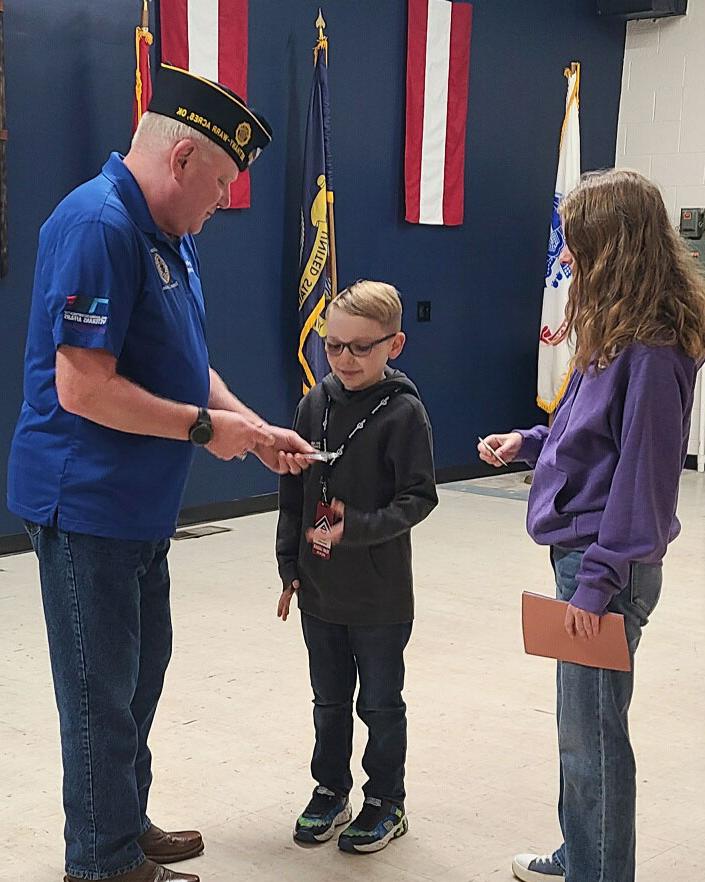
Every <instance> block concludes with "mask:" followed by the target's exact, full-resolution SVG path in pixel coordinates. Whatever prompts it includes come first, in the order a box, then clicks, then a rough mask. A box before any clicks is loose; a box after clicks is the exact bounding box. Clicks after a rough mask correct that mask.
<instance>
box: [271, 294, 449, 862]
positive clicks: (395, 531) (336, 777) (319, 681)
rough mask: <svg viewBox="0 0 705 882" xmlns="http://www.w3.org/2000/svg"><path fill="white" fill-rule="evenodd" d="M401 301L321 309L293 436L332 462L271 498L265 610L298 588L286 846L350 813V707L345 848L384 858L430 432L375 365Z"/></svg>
mask: <svg viewBox="0 0 705 882" xmlns="http://www.w3.org/2000/svg"><path fill="white" fill-rule="evenodd" d="M401 312H402V309H401V301H400V300H399V295H398V293H397V291H396V290H395V289H394V288H393V287H392V286H391V285H386V284H383V283H382V282H370V281H360V282H356V283H355V284H354V285H351V286H350V287H349V288H346V289H345V290H344V291H341V293H340V294H339V295H338V296H337V297H336V298H335V299H334V300H333V301H332V302H331V304H330V306H329V307H328V312H327V323H328V335H327V338H326V353H327V356H328V361H329V363H330V366H331V373H330V374H329V375H328V376H327V377H326V378H325V379H324V380H323V382H322V383H320V384H318V385H317V386H315V387H314V388H313V389H312V390H311V392H309V394H308V395H307V396H306V397H305V398H304V399H303V400H302V401H301V403H300V404H299V406H298V408H297V410H296V416H295V420H294V426H295V428H296V430H297V431H298V432H300V433H301V435H302V437H304V438H307V439H310V440H311V443H312V445H313V447H315V448H317V449H318V450H320V451H322V452H323V453H324V454H325V453H326V452H328V453H331V452H332V454H333V456H332V459H331V460H329V461H328V462H314V463H313V465H312V467H311V468H310V469H308V470H307V471H305V472H303V474H301V475H289V476H284V477H282V479H281V483H280V488H279V524H278V528H277V560H278V563H279V574H280V576H281V579H282V582H283V586H284V588H283V592H282V595H281V598H280V600H279V608H278V612H277V614H278V615H279V616H280V617H281V618H282V619H283V620H284V621H286V618H287V616H288V614H289V605H290V603H291V598H292V596H293V594H294V592H297V595H298V602H299V609H300V611H301V623H302V627H303V633H304V640H305V641H306V647H307V649H308V655H309V669H310V674H311V686H312V687H313V694H314V712H313V719H314V725H315V730H316V743H315V748H314V751H313V760H312V762H311V772H312V774H313V777H314V779H315V780H316V781H317V782H318V786H317V787H316V788H315V790H314V791H313V797H312V799H311V801H310V802H309V804H308V805H307V806H306V808H305V809H304V811H303V814H301V815H300V817H299V818H298V820H297V821H296V827H295V829H294V839H295V840H296V841H297V842H303V843H316V842H325V841H326V840H328V839H330V838H332V837H333V836H334V835H335V832H336V827H338V826H341V825H343V824H346V823H347V822H348V821H349V820H350V818H351V815H352V811H351V807H350V802H349V800H348V794H349V793H350V789H351V787H352V776H351V774H350V757H351V754H352V733H353V718H352V701H353V694H354V692H355V687H356V683H357V679H358V677H359V680H360V691H359V694H358V698H357V713H358V716H359V717H360V719H361V720H362V721H363V722H364V723H365V725H366V726H367V728H368V730H369V735H368V740H367V748H366V750H365V754H364V756H363V759H362V765H363V768H364V770H365V772H366V774H367V776H368V781H367V783H366V784H365V786H364V787H363V791H364V794H365V802H364V805H363V807H362V811H361V812H360V813H359V814H358V816H357V817H356V818H355V820H354V821H353V822H352V824H350V825H349V826H348V827H347V828H346V829H345V830H344V831H343V832H342V833H341V835H340V837H339V839H338V845H339V847H340V848H341V849H342V850H343V851H348V852H371V851H379V849H381V848H384V847H385V846H386V845H387V843H388V842H390V841H391V840H392V839H396V838H397V837H399V836H403V834H404V833H406V831H407V826H408V825H407V820H406V815H405V812H404V798H405V791H404V763H405V759H406V705H405V704H404V701H403V699H402V689H403V686H404V648H405V646H406V644H407V642H408V640H409V637H410V636H411V625H412V620H413V617H414V598H413V590H412V575H411V528H412V527H413V526H414V525H415V524H418V523H419V522H420V521H422V520H423V519H424V518H425V517H426V516H427V515H428V514H429V513H430V512H431V511H432V509H433V508H434V507H435V506H436V504H437V502H438V498H437V496H436V488H435V483H434V472H433V453H432V446H431V427H430V424H429V420H428V416H427V414H426V411H425V409H424V406H423V404H422V403H421V400H420V398H419V393H418V390H417V389H416V387H415V386H414V384H413V383H412V382H411V381H410V380H409V379H408V378H407V377H406V376H405V375H404V374H403V373H402V372H401V371H395V370H391V369H390V368H389V367H387V361H388V360H389V359H390V358H396V357H397V356H398V355H399V354H400V353H401V351H402V349H403V348H404V342H405V339H406V338H405V336H404V334H403V333H402V331H401Z"/></svg>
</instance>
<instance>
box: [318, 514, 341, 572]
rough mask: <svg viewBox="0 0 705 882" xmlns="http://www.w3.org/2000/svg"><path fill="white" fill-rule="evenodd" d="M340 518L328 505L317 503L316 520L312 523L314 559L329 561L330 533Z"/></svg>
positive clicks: (331, 545)
mask: <svg viewBox="0 0 705 882" xmlns="http://www.w3.org/2000/svg"><path fill="white" fill-rule="evenodd" d="M339 520H340V518H339V517H338V516H337V515H336V514H335V513H334V512H333V510H332V508H331V507H330V505H326V504H325V502H319V503H318V505H317V506H316V519H315V521H314V522H313V553H314V554H315V555H316V557H322V558H323V559H324V560H329V558H330V552H331V548H332V547H333V544H332V542H331V541H330V532H331V529H332V528H333V527H334V525H335V524H337V523H338V521H339Z"/></svg>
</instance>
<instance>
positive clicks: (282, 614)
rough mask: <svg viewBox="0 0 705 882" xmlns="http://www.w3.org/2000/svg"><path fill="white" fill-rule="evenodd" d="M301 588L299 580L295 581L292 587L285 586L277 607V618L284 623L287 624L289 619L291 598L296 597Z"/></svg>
mask: <svg viewBox="0 0 705 882" xmlns="http://www.w3.org/2000/svg"><path fill="white" fill-rule="evenodd" d="M300 586H301V583H300V582H299V580H298V579H294V581H293V582H292V583H291V585H288V586H287V585H285V586H284V589H283V590H282V593H281V597H280V598H279V605H278V606H277V618H279V619H281V620H282V622H285V621H286V620H287V619H288V618H289V607H290V606H291V598H292V597H293V596H294V592H295V591H298V590H299V587H300Z"/></svg>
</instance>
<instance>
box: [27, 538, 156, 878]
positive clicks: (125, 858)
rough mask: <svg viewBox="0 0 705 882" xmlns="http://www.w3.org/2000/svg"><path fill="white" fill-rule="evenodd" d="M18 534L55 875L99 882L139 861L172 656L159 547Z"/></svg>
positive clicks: (125, 542)
mask: <svg viewBox="0 0 705 882" xmlns="http://www.w3.org/2000/svg"><path fill="white" fill-rule="evenodd" d="M26 528H27V531H28V533H29V535H30V538H31V540H32V545H33V546H34V550H35V552H36V554H37V557H38V558H39V573H40V580H41V586H42V601H43V604H44V616H45V619H46V626H47V634H48V638H49V654H50V657H51V668H52V673H53V677H54V691H55V694H56V703H57V706H58V709H59V722H60V728H61V751H62V758H63V766H64V787H63V796H64V812H65V815H66V825H65V828H64V835H65V838H66V870H67V872H68V873H69V874H70V875H71V876H76V877H79V878H82V879H104V878H109V877H110V876H114V875H117V874H119V873H124V872H127V871H128V870H131V869H133V868H134V867H137V866H139V865H140V864H141V863H142V862H143V861H144V854H143V853H142V849H141V848H140V847H139V845H138V844H137V839H138V837H139V836H140V835H141V834H142V833H143V832H144V831H145V830H146V829H147V828H148V827H149V826H150V821H149V819H148V817H147V796H148V793H149V786H150V784H151V781H152V773H151V754H150V752H149V748H148V747H147V736H148V735H149V730H150V728H151V725H152V720H153V719H154V712H155V710H156V707H157V702H158V700H159V696H160V694H161V691H162V684H163V682H164V673H165V671H166V668H167V665H168V663H169V657H170V655H171V615H170V611H169V569H168V566H167V551H168V549H169V541H168V540H163V541H160V542H134V541H126V540H119V539H103V538H99V537H96V536H86V535H82V534H79V533H65V532H63V531H62V530H59V529H58V528H56V527H55V526H54V527H40V526H38V525H36V524H31V523H27V524H26Z"/></svg>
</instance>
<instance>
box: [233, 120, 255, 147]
mask: <svg viewBox="0 0 705 882" xmlns="http://www.w3.org/2000/svg"><path fill="white" fill-rule="evenodd" d="M251 137H252V126H251V125H250V124H249V123H248V122H241V123H240V125H239V126H238V127H237V129H235V140H236V141H237V143H238V144H239V145H240V147H244V146H245V145H246V144H249V143H250V138H251Z"/></svg>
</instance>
